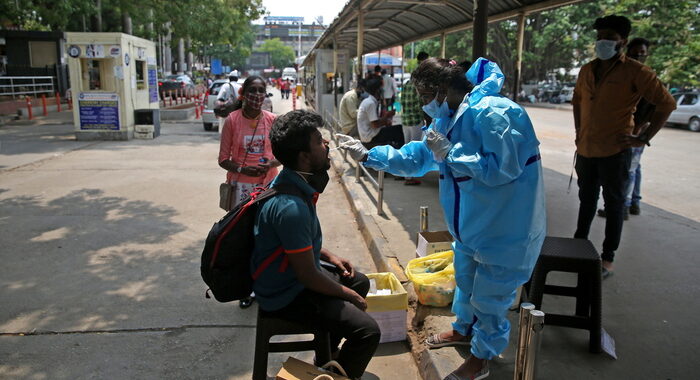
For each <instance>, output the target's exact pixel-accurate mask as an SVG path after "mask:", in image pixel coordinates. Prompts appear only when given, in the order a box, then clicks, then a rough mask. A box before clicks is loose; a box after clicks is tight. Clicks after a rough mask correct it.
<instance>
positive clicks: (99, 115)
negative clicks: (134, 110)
mask: <svg viewBox="0 0 700 380" xmlns="http://www.w3.org/2000/svg"><path fill="white" fill-rule="evenodd" d="M78 109H79V111H78V112H79V115H80V129H81V130H107V131H118V130H119V96H117V94H115V93H80V95H79V96H78Z"/></svg>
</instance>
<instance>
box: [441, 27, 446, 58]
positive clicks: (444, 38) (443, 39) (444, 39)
mask: <svg viewBox="0 0 700 380" xmlns="http://www.w3.org/2000/svg"><path fill="white" fill-rule="evenodd" d="M446 39H447V34H446V33H445V32H442V33H441V34H440V58H445V59H447V57H446V56H445V50H446V49H447V46H446V45H447V40H446Z"/></svg>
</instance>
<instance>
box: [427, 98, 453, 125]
mask: <svg viewBox="0 0 700 380" xmlns="http://www.w3.org/2000/svg"><path fill="white" fill-rule="evenodd" d="M439 93H440V92H437V93H435V97H434V98H433V101H432V102H430V103H428V104H426V105H424V106H423V111H424V112H425V113H427V114H428V116H430V117H432V118H433V119H442V118H445V117H450V116H451V114H452V112H451V111H450V107H449V106H448V105H447V98H445V99H443V100H442V102H441V103H438V101H437V98H438V94H439Z"/></svg>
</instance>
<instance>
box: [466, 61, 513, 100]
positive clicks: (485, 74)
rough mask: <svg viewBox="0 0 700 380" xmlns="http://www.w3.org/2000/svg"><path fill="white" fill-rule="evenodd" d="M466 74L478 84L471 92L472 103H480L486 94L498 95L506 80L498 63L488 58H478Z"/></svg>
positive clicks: (473, 82) (471, 80) (475, 84)
mask: <svg viewBox="0 0 700 380" xmlns="http://www.w3.org/2000/svg"><path fill="white" fill-rule="evenodd" d="M466 75H467V80H469V81H470V82H471V83H472V84H474V86H476V87H474V89H473V90H472V92H471V93H469V102H470V103H471V104H475V103H478V102H479V100H481V98H483V97H484V96H489V95H491V96H493V95H498V93H499V92H500V91H501V88H502V87H503V81H504V80H505V77H504V76H503V72H502V71H501V68H500V67H498V64H496V62H492V61H489V60H488V59H486V58H479V59H477V60H476V62H474V64H473V65H472V67H470V68H469V71H467V74H466Z"/></svg>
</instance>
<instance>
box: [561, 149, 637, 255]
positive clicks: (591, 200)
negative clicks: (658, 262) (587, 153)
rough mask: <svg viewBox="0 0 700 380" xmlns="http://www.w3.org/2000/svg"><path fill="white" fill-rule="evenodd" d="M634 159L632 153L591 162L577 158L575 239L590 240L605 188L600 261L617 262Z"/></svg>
mask: <svg viewBox="0 0 700 380" xmlns="http://www.w3.org/2000/svg"><path fill="white" fill-rule="evenodd" d="M631 157H632V153H631V150H630V149H625V150H623V151H621V152H620V153H617V154H615V155H612V156H609V157H593V158H590V157H584V156H581V155H580V154H578V155H576V175H577V176H578V181H577V183H578V198H579V202H580V205H579V210H578V221H577V225H576V232H575V233H574V238H577V239H588V234H589V233H590V230H591V223H593V218H594V217H595V213H596V207H597V206H596V205H597V203H598V194H599V192H600V187H601V186H602V187H603V200H604V201H605V240H603V254H602V255H601V258H602V259H603V260H605V261H610V262H612V261H614V259H615V251H616V250H617V248H618V247H619V246H620V236H622V223H623V220H624V216H623V213H624V208H625V195H626V194H625V190H626V186H627V182H628V178H629V168H630V162H631Z"/></svg>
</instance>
